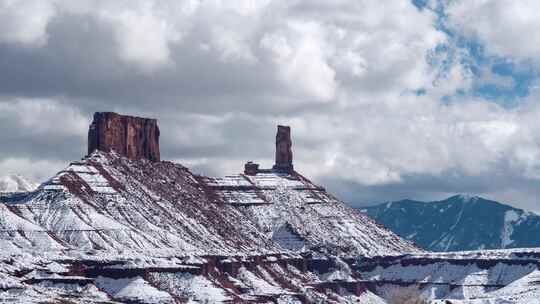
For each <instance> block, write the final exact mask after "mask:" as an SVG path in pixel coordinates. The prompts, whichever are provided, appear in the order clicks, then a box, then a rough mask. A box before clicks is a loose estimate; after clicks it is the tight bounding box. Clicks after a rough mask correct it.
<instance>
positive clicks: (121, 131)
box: [88, 112, 160, 161]
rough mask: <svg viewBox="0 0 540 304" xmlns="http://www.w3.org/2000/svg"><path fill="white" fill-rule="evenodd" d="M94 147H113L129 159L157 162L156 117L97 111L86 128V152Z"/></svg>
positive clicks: (100, 149) (105, 148) (157, 136)
mask: <svg viewBox="0 0 540 304" xmlns="http://www.w3.org/2000/svg"><path fill="white" fill-rule="evenodd" d="M95 150H99V151H104V152H110V151H113V150H114V151H115V152H116V153H118V154H120V155H123V156H125V157H127V158H129V159H141V158H145V159H148V160H151V161H159V160H160V155H159V127H158V125H157V120H155V119H148V118H141V117H133V116H125V115H119V114H116V113H112V112H97V113H95V114H94V120H93V121H92V124H91V125H90V129H89V130H88V154H90V153H92V152H94V151H95Z"/></svg>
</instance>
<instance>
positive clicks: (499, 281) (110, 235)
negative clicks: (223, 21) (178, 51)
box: [0, 112, 540, 304]
mask: <svg viewBox="0 0 540 304" xmlns="http://www.w3.org/2000/svg"><path fill="white" fill-rule="evenodd" d="M290 132H291V131H290V127H287V126H278V133H277V135H276V163H275V165H274V166H273V167H272V169H260V168H259V165H258V164H255V163H253V162H248V163H246V164H245V167H244V173H243V174H235V175H230V176H226V177H221V178H214V177H206V176H200V175H196V174H193V173H192V172H191V171H190V170H189V169H188V168H186V167H184V166H182V165H180V164H176V163H172V162H167V161H160V154H159V141H158V139H159V134H160V132H159V128H158V126H157V121H156V120H154V119H146V118H140V117H130V116H123V115H119V114H116V113H110V112H107V113H96V115H94V121H93V122H92V124H91V127H90V131H89V155H88V156H86V157H84V158H83V159H82V160H80V161H76V162H72V163H71V164H69V165H68V166H67V167H66V168H65V169H64V170H62V171H61V172H59V173H58V174H56V175H55V176H53V177H52V178H51V179H49V180H48V181H46V182H44V183H43V184H41V185H40V186H39V188H37V189H36V190H34V191H31V192H28V191H24V192H19V191H18V190H17V191H11V190H13V189H15V188H9V190H10V191H9V193H3V194H2V195H0V249H1V250H0V302H2V303H25V304H26V303H70V304H74V303H77V304H82V303H96V304H97V303H100V304H104V303H111V304H112V303H163V304H165V303H171V304H172V303H174V304H177V303H274V304H275V303H277V304H296V303H298V304H304V303H336V304H337V303H363V304H387V303H388V301H387V299H388V298H389V296H388V291H389V290H391V289H395V288H396V287H397V288H398V289H399V288H402V287H406V288H409V287H411V286H412V287H413V288H417V289H418V291H419V292H422V293H423V295H425V296H426V297H428V298H429V299H430V300H441V299H447V298H451V299H452V301H453V300H455V299H460V300H473V299H476V298H478V297H479V296H481V295H482V294H490V295H494V296H499V297H500V298H504V299H506V298H508V297H512V296H515V293H514V291H516V292H520V293H525V294H528V296H526V297H524V298H523V299H530V298H531V297H533V296H534V295H535V293H534V291H533V292H531V288H529V287H530V285H531V284H532V283H533V282H534V280H535V278H536V277H537V274H536V273H535V271H537V270H538V264H539V260H540V258H539V257H540V252H537V251H534V250H532V251H531V250H516V251H494V252H484V251H482V252H469V253H446V254H435V253H429V252H425V251H424V250H421V249H419V248H418V247H416V246H414V245H413V244H412V243H411V242H409V241H407V240H405V239H403V238H400V237H399V236H397V235H396V234H394V233H393V232H391V231H390V230H388V229H386V228H384V227H383V226H381V225H379V224H377V223H376V222H375V221H373V220H372V219H370V218H369V217H368V216H367V215H365V214H363V213H361V212H358V211H357V210H355V209H353V208H350V207H348V206H347V205H345V204H344V203H342V202H340V201H339V200H338V199H337V198H335V197H334V196H332V195H331V194H330V193H328V192H327V191H326V190H325V189H324V188H323V187H321V186H319V185H316V184H314V183H313V182H311V181H310V180H309V179H307V178H306V177H305V176H303V175H302V174H300V173H299V172H298V171H296V170H294V167H293V162H292V149H291V147H292V141H291V136H290ZM115 151H119V152H115ZM21 184H22V183H21ZM9 187H11V186H9ZM16 189H19V188H16ZM25 189H26V190H29V189H30V188H25ZM509 235H512V236H513V234H509ZM496 292H499V293H498V294H496ZM490 299H491V298H490ZM518 303H520V304H521V303H523V304H524V303H528V302H518Z"/></svg>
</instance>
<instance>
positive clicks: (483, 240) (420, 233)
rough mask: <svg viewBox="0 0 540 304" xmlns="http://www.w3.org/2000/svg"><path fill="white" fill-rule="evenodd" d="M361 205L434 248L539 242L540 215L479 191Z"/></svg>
mask: <svg viewBox="0 0 540 304" xmlns="http://www.w3.org/2000/svg"><path fill="white" fill-rule="evenodd" d="M362 211H363V212H365V213H366V214H367V215H369V216H370V217H371V218H373V219H375V220H376V221H377V222H379V223H382V224H383V225H384V226H385V227H387V228H389V229H390V230H392V231H394V232H395V233H397V234H398V235H400V236H401V237H403V238H405V239H408V240H410V241H413V242H415V243H416V244H417V245H418V246H420V247H422V248H425V249H428V250H432V251H457V250H477V249H499V248H519V247H540V216H539V215H537V214H535V213H532V212H527V211H524V210H522V209H518V208H513V207H511V206H508V205H504V204H501V203H498V202H495V201H492V200H487V199H483V198H481V197H477V196H468V195H456V196H452V197H450V198H447V199H445V200H442V201H435V202H420V201H413V200H403V201H397V202H390V203H384V204H380V205H376V206H371V207H366V208H362Z"/></svg>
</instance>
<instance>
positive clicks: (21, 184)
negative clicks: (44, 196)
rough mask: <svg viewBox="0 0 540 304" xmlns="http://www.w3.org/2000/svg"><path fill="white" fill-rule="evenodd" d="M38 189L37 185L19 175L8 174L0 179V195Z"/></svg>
mask: <svg viewBox="0 0 540 304" xmlns="http://www.w3.org/2000/svg"><path fill="white" fill-rule="evenodd" d="M37 187H38V184H36V183H34V182H32V181H31V180H29V179H28V178H25V177H23V176H20V175H16V174H10V175H6V176H1V177H0V193H9V192H29V191H33V190H35V189H36V188H37Z"/></svg>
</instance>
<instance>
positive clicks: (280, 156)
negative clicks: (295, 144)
mask: <svg viewBox="0 0 540 304" xmlns="http://www.w3.org/2000/svg"><path fill="white" fill-rule="evenodd" d="M292 160H293V154H292V140H291V127H289V126H278V129H277V134H276V164H275V165H274V167H273V169H274V170H277V171H281V172H287V173H290V172H292V171H293V170H294V167H293V162H292Z"/></svg>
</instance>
